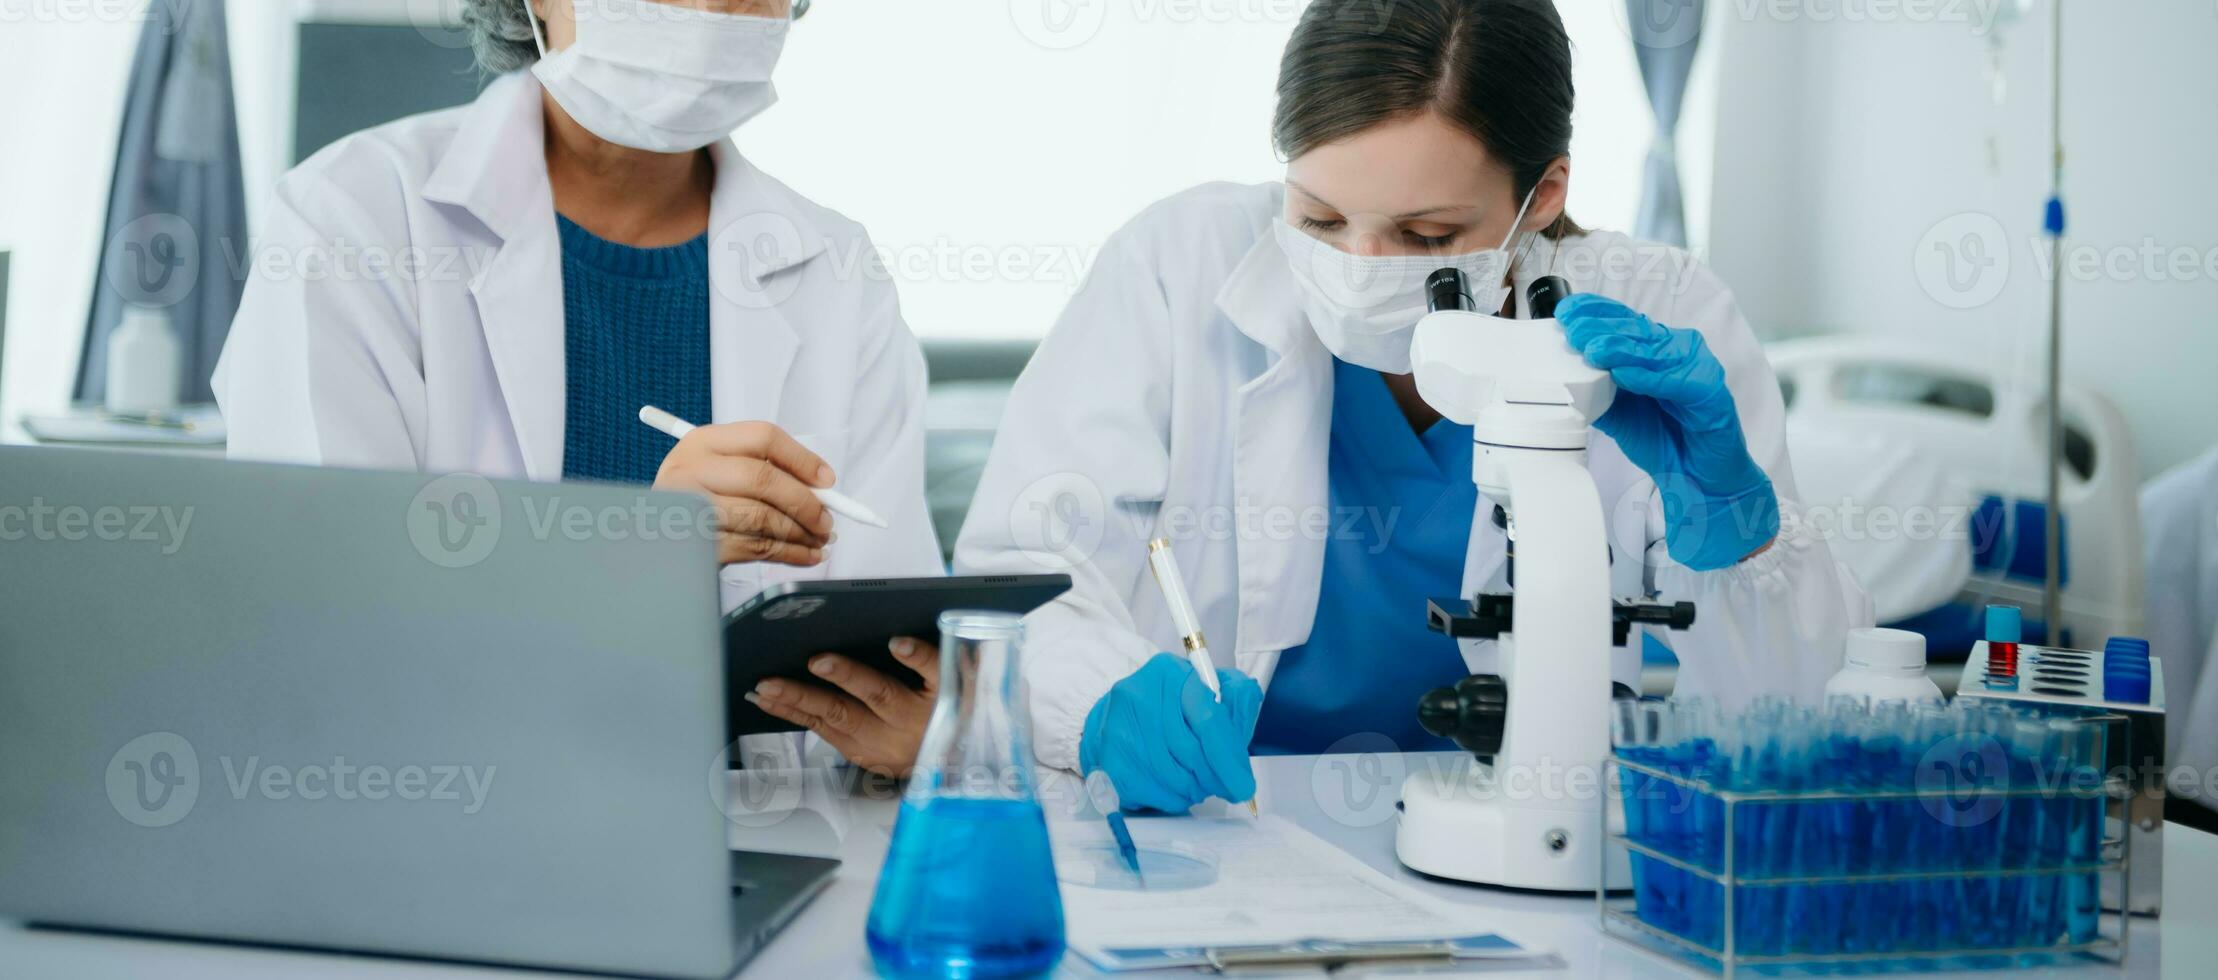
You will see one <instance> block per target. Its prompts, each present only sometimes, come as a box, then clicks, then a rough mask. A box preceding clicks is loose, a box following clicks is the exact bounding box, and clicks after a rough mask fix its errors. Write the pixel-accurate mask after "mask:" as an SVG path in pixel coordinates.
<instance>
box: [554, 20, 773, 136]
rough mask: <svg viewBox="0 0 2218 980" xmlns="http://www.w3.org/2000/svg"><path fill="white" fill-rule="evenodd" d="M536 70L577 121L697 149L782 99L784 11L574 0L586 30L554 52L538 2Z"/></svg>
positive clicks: (597, 129)
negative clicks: (774, 83) (774, 80)
mask: <svg viewBox="0 0 2218 980" xmlns="http://www.w3.org/2000/svg"><path fill="white" fill-rule="evenodd" d="M517 2H519V3H523V4H524V5H525V10H524V12H525V15H526V16H531V18H532V20H531V26H532V39H533V40H534V41H536V42H538V45H539V63H538V64H537V65H534V66H532V70H531V72H532V74H533V75H536V76H538V77H539V82H540V84H542V85H545V86H546V87H547V93H548V94H549V95H552V96H554V100H555V103H556V104H557V105H560V106H561V107H562V110H563V111H564V112H567V113H569V114H570V118H572V119H575V120H577V122H578V125H580V126H583V127H585V128H586V129H587V130H588V131H589V132H591V133H592V134H593V135H595V136H598V137H600V138H602V139H604V140H607V141H609V142H611V143H615V144H617V145H618V146H628V147H631V148H633V149H635V150H647V151H650V152H654V153H690V152H692V151H694V150H698V149H700V148H702V147H704V146H707V145H709V144H711V143H714V142H716V141H718V140H721V139H723V138H725V137H727V136H730V135H731V133H732V130H735V129H738V128H739V125H740V124H741V123H744V122H746V121H747V120H749V119H752V118H754V117H755V116H756V115H758V114H760V113H761V112H762V111H763V110H764V109H768V108H770V105H771V103H773V102H776V101H777V100H778V91H777V89H775V88H772V87H771V85H770V72H771V69H773V68H775V67H776V66H777V64H778V55H779V54H780V53H781V52H782V51H784V49H785V43H786V29H787V28H788V27H790V26H792V23H793V22H792V21H790V20H788V19H786V18H783V17H745V16H739V15H736V14H717V13H710V12H708V11H705V10H698V9H695V8H692V7H681V6H675V5H672V4H665V3H656V2H654V0H575V9H576V11H577V22H578V38H577V41H576V42H575V43H573V44H571V45H570V46H569V47H567V48H564V49H562V50H560V51H557V52H554V53H553V54H551V55H550V54H548V53H547V39H546V35H545V34H543V33H541V31H540V29H539V19H538V17H536V16H532V14H531V9H530V0H517Z"/></svg>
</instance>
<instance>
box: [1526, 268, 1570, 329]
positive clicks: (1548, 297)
mask: <svg viewBox="0 0 2218 980" xmlns="http://www.w3.org/2000/svg"><path fill="white" fill-rule="evenodd" d="M1570 295H1571V283H1569V282H1567V281H1565V279H1564V278H1563V277H1562V276H1542V277H1540V278H1538V279H1535V280H1533V284H1532V285H1530V286H1527V287H1525V308H1526V309H1529V310H1531V311H1533V319H1535V320H1547V319H1551V318H1553V317H1554V316H1555V315H1556V304H1557V303H1561V302H1563V301H1564V300H1565V299H1567V298H1569V297H1570Z"/></svg>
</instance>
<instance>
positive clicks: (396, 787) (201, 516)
mask: <svg viewBox="0 0 2218 980" xmlns="http://www.w3.org/2000/svg"><path fill="white" fill-rule="evenodd" d="M702 506H703V504H702V503H701V502H700V501H698V500H696V499H693V498H690V497H684V496H678V495H671V494H660V493H654V492H652V491H648V490H645V489H639V488H626V487H616V486H597V485H578V484H565V485H555V484H531V483H521V482H503V481H487V480H484V479H481V478H479V477H475V476H469V475H449V476H443V477H436V478H434V477H430V476H424V475H419V474H407V473H380V472H368V471H361V470H339V469H321V468H312V467H288V466H270V465H255V464H245V463H232V462H225V461H221V460H211V459H192V458H182V457H168V456H147V455H137V454H127V453H116V452H108V451H95V450H86V449H55V448H31V447H18V448H0V868H4V869H6V870H5V873H0V918H6V919H16V920H22V921H25V922H29V923H33V924H37V925H49V926H64V927H81V928H91V929H99V930H108V931H121V932H131V933H146V934H156V935H165V936H180V937H192V938H204V939H214V940H228V941H237V942H247V943H259V944H274V945H281V946H291V947H311V948H327V949H335V950H347V951H355V952H365V953H374V954H386V955H396V956H407V957H422V958H433V959H443V960H457V961H469V962H483V963H497V964H505V965H517V966H528V967H538V968H554V969H562V970H570V971H582V972H606V973H624V974H637V975H649V976H663V977H683V978H713V977H724V976H727V975H729V974H731V973H732V972H734V971H735V970H737V969H738V967H739V966H740V965H741V964H742V963H744V962H745V961H746V960H747V958H748V957H749V956H750V955H751V954H752V953H754V952H755V951H756V949H757V948H759V947H760V946H761V945H762V944H764V943H766V942H767V941H768V940H769V938H770V936H771V935H772V934H773V933H775V932H776V931H777V929H778V928H779V927H780V926H782V925H783V924H785V923H786V922H787V921H789V920H790V919H791V918H792V917H793V916H794V915H795V914H796V913H797V912H798V911H799V910H800V909H801V907H802V906H803V905H805V904H806V903H807V902H808V900H809V899H810V898H811V897H813V896H814V895H815V894H816V893H817V892H818V891H819V890H820V889H821V888H822V887H823V886H824V885H825V884H826V883H827V882H828V881H829V880H830V876H831V874H832V870H833V869H834V868H835V867H836V866H837V862H835V861H829V860H824V859H821V858H806V857H791V856H782V855H769V854H748V853H742V852H733V851H730V850H728V849H727V846H726V840H727V838H726V834H727V821H726V818H725V815H724V812H723V805H724V793H725V778H726V770H727V764H726V762H725V759H726V757H727V755H728V754H727V753H725V752H724V749H725V746H726V744H727V740H726V738H725V705H724V670H723V663H722V650H723V647H722V641H721V636H720V634H719V616H718V608H717V602H718V600H717V587H716V575H715V553H714V545H713V543H712V542H711V541H709V540H707V539H706V538H705V537H704V536H703V535H702V534H701V532H700V531H699V530H697V529H698V528H699V527H700V525H699V523H698V515H699V509H700V508H701V507H702ZM689 522H691V526H690V527H689V526H687V525H688V523H689Z"/></svg>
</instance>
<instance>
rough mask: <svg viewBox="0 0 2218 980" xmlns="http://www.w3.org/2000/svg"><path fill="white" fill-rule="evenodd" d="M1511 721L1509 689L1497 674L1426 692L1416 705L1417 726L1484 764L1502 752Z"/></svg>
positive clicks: (1473, 676)
mask: <svg viewBox="0 0 2218 980" xmlns="http://www.w3.org/2000/svg"><path fill="white" fill-rule="evenodd" d="M1508 721H1509V685H1508V684H1507V683H1505V682H1503V680H1502V678H1501V677H1500V676H1498V675H1495V674H1473V675H1471V676H1469V677H1466V678H1464V679H1462V680H1460V681H1457V682H1456V685H1455V686H1454V687H1440V688H1434V689H1433V690H1431V691H1427V692H1426V693H1425V696H1424V697H1423V698H1421V699H1419V700H1418V702H1417V723H1418V724H1419V725H1421V726H1423V727H1424V729H1425V730H1426V731H1428V732H1431V733H1432V734H1434V735H1437V736H1440V737H1441V738H1445V739H1448V740H1450V741H1452V742H1454V743H1456V746H1457V747H1458V748H1461V749H1463V750H1464V751H1466V752H1469V753H1471V754H1472V755H1475V756H1478V757H1479V758H1480V759H1482V760H1492V759H1493V758H1494V754H1495V753H1496V752H1500V751H1501V750H1502V729H1503V727H1504V726H1505V725H1506V724H1507V723H1508Z"/></svg>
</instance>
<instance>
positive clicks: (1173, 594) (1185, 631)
mask: <svg viewBox="0 0 2218 980" xmlns="http://www.w3.org/2000/svg"><path fill="white" fill-rule="evenodd" d="M1148 568H1149V569H1150V570H1152V571H1154V572H1155V584H1156V585H1157V586H1159V587H1161V588H1162V590H1163V604H1164V605H1165V606H1168V607H1170V610H1171V626H1172V627H1173V628H1174V629H1176V630H1178V638H1179V642H1181V643H1183V644H1184V645H1185V647H1186V661H1187V662H1188V663H1191V664H1193V665H1194V672H1195V673H1198V674H1200V675H1201V682H1202V683H1203V684H1207V685H1209V693H1211V694H1214V695H1216V696H1217V700H1218V701H1219V702H1220V703H1221V702H1223V701H1224V691H1223V690H1222V689H1221V688H1219V687H1218V686H1217V664H1216V662H1215V661H1213V660H1211V659H1210V658H1209V642H1208V641H1207V640H1204V639H1202V635H1201V617H1200V616H1197V615H1195V614H1194V601H1193V600H1192V599H1189V598H1187V596H1186V580H1185V579H1184V578H1182V577H1180V575H1179V574H1178V559H1177V558H1176V557H1174V556H1172V554H1171V539H1169V538H1156V539H1155V540H1153V541H1150V542H1148ZM1248 812H1249V813H1259V811H1258V810H1257V809H1256V806H1255V799H1254V798H1253V797H1250V798H1249V799H1248Z"/></svg>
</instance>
